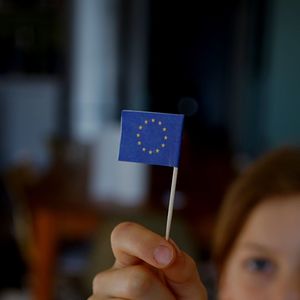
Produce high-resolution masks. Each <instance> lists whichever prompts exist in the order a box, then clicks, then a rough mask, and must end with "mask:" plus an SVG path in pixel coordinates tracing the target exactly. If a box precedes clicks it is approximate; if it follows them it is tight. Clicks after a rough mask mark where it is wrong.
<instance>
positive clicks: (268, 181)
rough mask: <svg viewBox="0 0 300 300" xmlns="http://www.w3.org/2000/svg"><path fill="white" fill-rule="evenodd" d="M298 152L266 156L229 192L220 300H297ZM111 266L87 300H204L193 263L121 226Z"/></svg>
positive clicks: (218, 248)
mask: <svg viewBox="0 0 300 300" xmlns="http://www.w3.org/2000/svg"><path fill="white" fill-rule="evenodd" d="M299 228H300V149H298V148H286V149H281V150H277V151H274V152H272V153H271V154H268V155H266V156H264V157H262V158H261V159H259V160H258V161H257V162H256V163H254V164H253V165H252V166H250V167H249V168H248V169H247V170H246V171H245V172H244V173H243V174H242V175H241V176H240V177H239V178H238V179H237V180H236V181H235V182H234V184H233V185H232V187H231V188H230V189H229V191H228V193H227V195H226V196H225V200H224V203H223V206H222V208H221V212H220V216H219V221H218V224H217V226H216V234H215V240H214V245H213V257H214V259H215V263H216V267H217V270H218V271H219V273H218V274H219V278H218V290H219V292H218V299H220V300H241V299H243V300H248V299H251V300H253V299H256V300H260V299H263V300H271V299H272V300H276V299H281V300H283V299H286V300H298V299H300V234H299ZM111 245H112V250H113V253H114V256H115V263H114V265H113V267H112V268H111V269H109V270H106V271H104V272H101V273H99V274H98V275H96V277H95V278H94V281H93V294H92V296H91V297H90V298H89V299H90V300H104V299H132V300H135V299H144V300H148V299H152V300H169V299H170V300H171V299H173V300H174V299H178V300H196V299H197V300H199V299H200V300H206V299H207V293H206V290H205V287H204V285H203V284H202V282H201V279H200V277H199V275H198V272H197V267H196V263H195V262H194V260H193V259H192V258H191V257H189V256H188V255H187V254H186V253H184V252H183V251H182V250H180V249H179V248H178V247H177V246H176V244H175V243H174V241H172V240H169V241H166V240H165V239H164V238H163V237H161V236H159V235H157V234H156V233H153V232H151V231H149V230H148V229H146V228H144V227H142V226H141V225H138V224H134V223H130V222H125V223H121V224H119V225H117V226H116V227H115V229H114V230H113V232H112V235H111Z"/></svg>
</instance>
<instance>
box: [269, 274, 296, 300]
mask: <svg viewBox="0 0 300 300" xmlns="http://www.w3.org/2000/svg"><path fill="white" fill-rule="evenodd" d="M277 287H278V288H276V289H275V290H276V291H275V297H274V299H278V300H300V276H299V275H297V276H296V275H293V276H289V277H288V278H286V279H284V280H282V281H281V282H280V283H279V284H278V285H277Z"/></svg>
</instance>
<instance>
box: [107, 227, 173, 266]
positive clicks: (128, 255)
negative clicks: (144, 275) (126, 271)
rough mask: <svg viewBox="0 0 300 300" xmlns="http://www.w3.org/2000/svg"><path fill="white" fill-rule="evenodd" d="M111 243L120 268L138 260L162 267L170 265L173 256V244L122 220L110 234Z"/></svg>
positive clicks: (138, 261) (133, 263) (116, 263)
mask: <svg viewBox="0 0 300 300" xmlns="http://www.w3.org/2000/svg"><path fill="white" fill-rule="evenodd" d="M111 245H112V250H113V253H114V256H115V258H116V262H115V265H114V267H116V268H122V267H126V266H129V265H135V264H138V263H140V262H146V263H147V264H149V265H151V266H153V267H155V268H158V269H162V268H165V267H167V266H168V265H170V264H171V263H172V262H173V260H174V258H175V256H176V251H175V249H174V246H172V245H171V243H169V242H168V241H166V240H165V239H164V238H162V237H161V236H160V235H158V234H156V233H154V232H152V231H150V230H148V229H146V228H144V227H143V226H141V225H138V224H135V223H131V222H124V223H121V224H119V225H118V226H117V227H115V229H114V230H113V232H112V234H111Z"/></svg>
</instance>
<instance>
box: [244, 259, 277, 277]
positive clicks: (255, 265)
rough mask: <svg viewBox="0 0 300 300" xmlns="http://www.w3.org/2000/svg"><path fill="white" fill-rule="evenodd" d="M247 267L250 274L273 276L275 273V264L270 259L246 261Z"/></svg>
mask: <svg viewBox="0 0 300 300" xmlns="http://www.w3.org/2000/svg"><path fill="white" fill-rule="evenodd" d="M245 267H246V269H247V270H248V271H249V272H252V273H262V274H271V273H272V272H274V271H275V264H274V263H273V262H272V261H271V260H270V259H268V258H263V257H254V258H250V259H248V260H246V262H245Z"/></svg>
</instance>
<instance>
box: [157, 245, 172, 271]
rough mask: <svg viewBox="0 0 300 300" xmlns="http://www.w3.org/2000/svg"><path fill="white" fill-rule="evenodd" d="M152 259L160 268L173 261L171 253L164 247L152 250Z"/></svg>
mask: <svg viewBox="0 0 300 300" xmlns="http://www.w3.org/2000/svg"><path fill="white" fill-rule="evenodd" d="M153 255H154V259H155V260H156V261H157V262H158V263H159V264H160V265H162V266H167V265H168V264H169V263H170V262H171V261H172V259H173V253H172V251H171V250H170V249H169V248H168V247H166V246H162V245H161V246H158V247H157V248H156V249H155V250H154V253H153Z"/></svg>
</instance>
